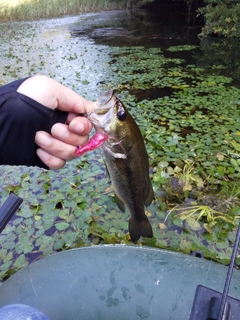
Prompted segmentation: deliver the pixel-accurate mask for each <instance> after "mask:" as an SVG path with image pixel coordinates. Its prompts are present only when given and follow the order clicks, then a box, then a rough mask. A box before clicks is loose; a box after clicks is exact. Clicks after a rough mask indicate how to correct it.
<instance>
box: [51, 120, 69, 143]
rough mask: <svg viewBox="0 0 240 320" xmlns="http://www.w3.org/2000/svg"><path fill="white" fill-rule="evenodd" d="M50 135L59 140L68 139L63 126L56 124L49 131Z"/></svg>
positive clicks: (67, 133) (66, 131)
mask: <svg viewBox="0 0 240 320" xmlns="http://www.w3.org/2000/svg"><path fill="white" fill-rule="evenodd" d="M51 133H52V135H54V136H55V137H58V138H60V139H67V138H69V132H68V130H67V128H66V126H65V125H63V124H61V123H56V124H55V125H54V126H53V127H52V130H51Z"/></svg>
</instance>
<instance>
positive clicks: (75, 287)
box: [0, 245, 240, 320]
mask: <svg viewBox="0 0 240 320" xmlns="http://www.w3.org/2000/svg"><path fill="white" fill-rule="evenodd" d="M227 270H228V268H227V267H226V266H223V265H220V264H217V263H215V262H212V261H207V260H205V259H200V258H197V257H193V256H188V255H184V254H180V253H175V252H170V251H165V250H159V249H154V248H148V247H139V246H126V245H103V246H91V247H86V248H80V249H73V250H69V251H65V252H61V253H57V254H53V255H50V256H47V257H45V258H43V259H41V260H39V261H37V262H35V263H32V264H30V265H29V266H28V267H25V268H23V269H22V270H20V271H18V272H17V273H16V274H14V275H13V276H11V277H10V278H9V279H8V280H7V281H6V282H4V283H3V284H1V286H0V307H2V306H4V305H8V304H19V303H21V304H27V305H30V306H33V307H36V308H38V309H39V310H41V311H42V312H43V313H44V314H45V315H46V316H47V317H49V318H50V319H51V320H70V319H71V320H78V319H81V320H93V319H94V320H96V319H97V320H101V319H104V320H113V319H114V320H118V319H119V320H123V319H128V320H133V319H134V320H135V319H154V320H156V319H162V320H168V319H169V320H170V319H171V320H181V319H182V320H183V319H185V320H186V319H190V315H191V310H192V307H193V305H194V303H196V297H195V291H196V288H197V286H198V285H202V286H206V287H209V288H211V289H213V290H216V291H219V292H222V291H223V288H224V283H225V279H226V275H227ZM200 289H201V288H200ZM203 294H204V293H203ZM204 295H205V294H204ZM229 296H231V297H233V298H236V299H239V297H240V277H239V271H238V270H234V271H233V275H232V281H231V286H230V291H229ZM194 297H195V298H194ZM194 301H195V302H194ZM232 301H233V302H236V303H238V306H239V305H240V302H239V301H238V300H235V299H232ZM231 304H232V302H231ZM205 309H206V308H205ZM204 312H205V311H204ZM196 313H199V311H196ZM239 318H240V316H239V317H238V318H235V317H234V318H229V319H239ZM191 319H195V318H194V317H193V318H192V317H191ZM196 319H198V318H196ZM201 319H202V320H204V318H201ZM226 319H227V318H226Z"/></svg>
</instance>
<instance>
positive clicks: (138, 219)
mask: <svg viewBox="0 0 240 320" xmlns="http://www.w3.org/2000/svg"><path fill="white" fill-rule="evenodd" d="M96 105H97V108H96V109H95V110H94V111H92V112H91V113H90V114H89V116H88V118H89V120H90V121H91V122H92V123H93V124H94V126H95V129H96V131H97V132H102V133H104V134H107V135H108V139H107V141H106V142H104V143H103V145H102V146H101V151H102V154H103V158H104V162H105V165H106V168H107V171H108V174H109V176H110V179H111V181H112V185H113V189H114V193H115V199H116V203H117V205H118V207H119V209H120V210H121V211H122V212H124V211H125V207H127V208H128V209H129V211H130V214H131V217H130V219H129V233H130V237H131V240H132V241H133V242H136V241H137V240H138V239H139V238H140V237H141V236H143V237H152V236H153V232H152V227H151V225H150V223H149V221H148V218H147V216H146V215H145V209H144V206H149V205H150V204H151V202H152V200H153V197H154V194H153V188H152V184H151V180H150V177H149V162H148V154H147V151H146V148H145V145H144V141H143V138H142V135H141V132H140V130H139V128H138V126H137V124H136V122H135V121H134V119H133V118H132V116H131V115H130V113H129V112H128V111H127V109H126V107H125V106H124V105H123V103H122V102H121V101H120V100H119V99H118V98H117V97H116V96H115V95H114V93H113V92H112V91H111V92H110V93H107V94H106V95H104V96H102V97H101V98H100V99H99V100H98V101H97V103H96Z"/></svg>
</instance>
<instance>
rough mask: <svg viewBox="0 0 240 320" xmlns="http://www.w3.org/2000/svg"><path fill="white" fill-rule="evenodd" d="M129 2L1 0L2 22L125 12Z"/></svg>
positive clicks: (0, 15)
mask: <svg viewBox="0 0 240 320" xmlns="http://www.w3.org/2000/svg"><path fill="white" fill-rule="evenodd" d="M128 2H129V1H126V0H123V1H119V0H116V1H114V0H113V1H106V0H37V1H36V0H0V22H3V21H9V20H33V19H42V18H54V17H60V16H64V15H75V14H79V13H87V12H97V11H98V12H99V11H107V10H123V9H127V8H128Z"/></svg>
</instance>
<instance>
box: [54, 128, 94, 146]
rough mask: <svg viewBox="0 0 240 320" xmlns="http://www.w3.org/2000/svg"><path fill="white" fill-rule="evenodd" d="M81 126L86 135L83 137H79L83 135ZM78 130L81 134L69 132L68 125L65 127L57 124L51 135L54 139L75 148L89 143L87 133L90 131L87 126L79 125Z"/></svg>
mask: <svg viewBox="0 0 240 320" xmlns="http://www.w3.org/2000/svg"><path fill="white" fill-rule="evenodd" d="M81 126H82V133H84V135H83V136H82V135H79V134H81V133H80V132H81V131H80V129H81ZM78 130H79V134H76V133H74V132H72V131H70V130H69V127H68V125H65V124H62V123H56V124H55V125H54V126H53V127H52V129H51V134H52V136H53V137H54V138H56V139H58V140H61V141H63V142H65V143H67V144H70V145H73V146H79V145H82V144H84V143H86V142H87V141H88V135H87V134H86V133H88V132H89V130H86V129H85V126H84V125H83V124H82V122H80V123H79V126H78Z"/></svg>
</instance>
